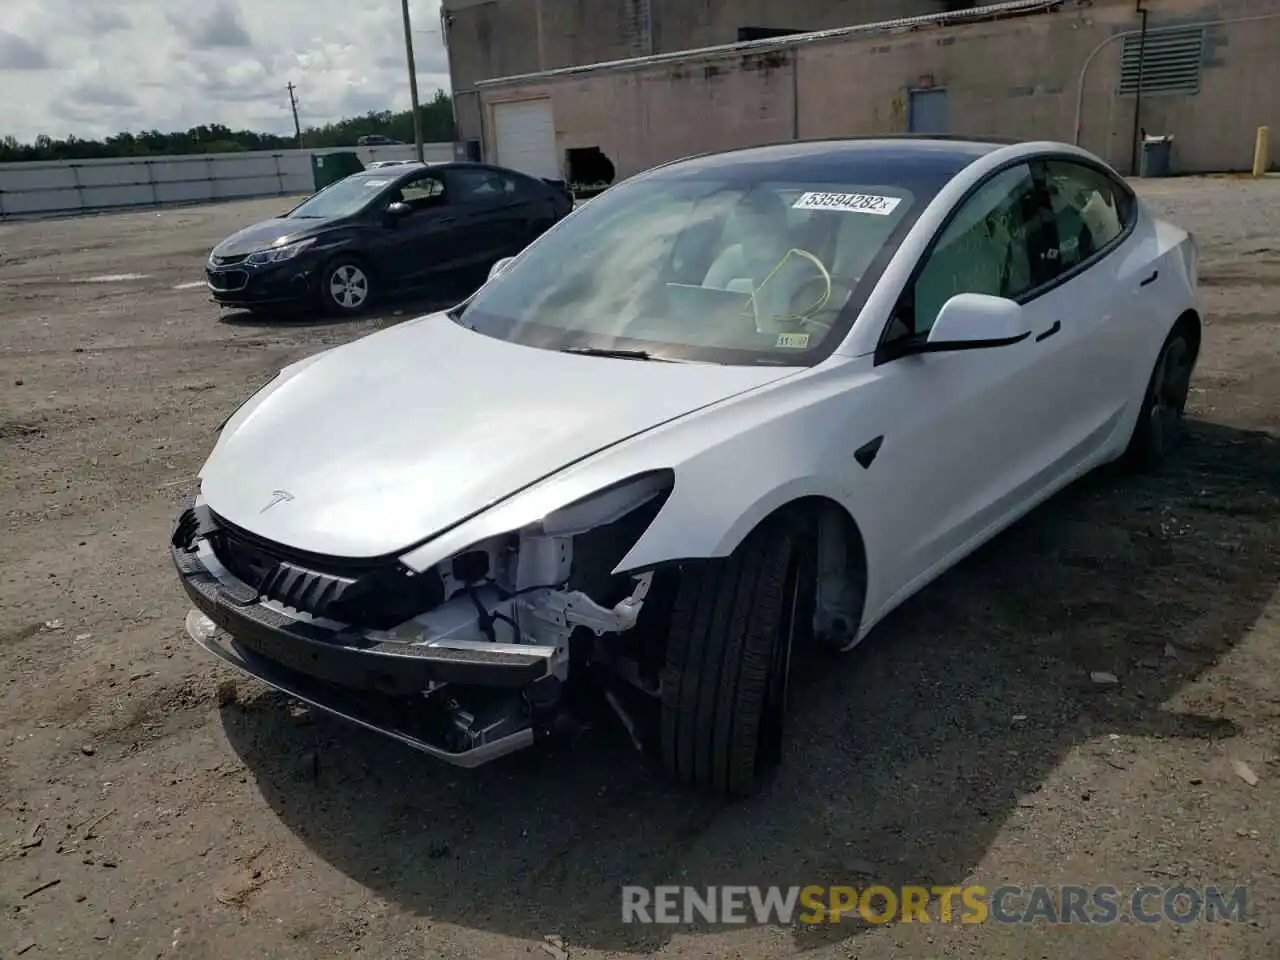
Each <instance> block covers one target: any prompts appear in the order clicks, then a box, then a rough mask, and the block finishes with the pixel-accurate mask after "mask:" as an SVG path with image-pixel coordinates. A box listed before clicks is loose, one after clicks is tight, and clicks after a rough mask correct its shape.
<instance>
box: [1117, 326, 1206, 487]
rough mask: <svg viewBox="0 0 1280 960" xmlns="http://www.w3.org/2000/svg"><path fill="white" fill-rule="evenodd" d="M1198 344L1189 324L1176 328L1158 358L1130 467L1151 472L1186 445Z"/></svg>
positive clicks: (1137, 426) (1129, 456)
mask: <svg viewBox="0 0 1280 960" xmlns="http://www.w3.org/2000/svg"><path fill="white" fill-rule="evenodd" d="M1195 359H1196V353H1195V345H1194V343H1193V342H1192V337H1191V331H1190V330H1189V329H1188V327H1187V325H1186V324H1185V323H1179V324H1177V325H1176V326H1174V328H1173V330H1172V331H1171V332H1170V333H1169V336H1168V337H1167V338H1166V339H1165V342H1164V345H1163V346H1162V347H1161V348H1160V353H1159V355H1158V356H1157V357H1156V363H1155V367H1154V369H1153V370H1152V371H1151V379H1150V380H1149V381H1148V382H1147V392H1146V394H1145V395H1144V396H1143V399H1142V408H1141V410H1140V411H1139V413H1138V422H1137V423H1136V424H1135V425H1134V428H1133V436H1132V437H1131V438H1130V440H1129V446H1128V449H1127V450H1126V451H1125V456H1126V459H1127V460H1128V462H1129V463H1130V465H1132V466H1133V467H1135V468H1137V469H1139V470H1150V469H1153V468H1155V467H1158V466H1159V465H1160V464H1162V463H1163V462H1164V461H1165V459H1166V458H1167V457H1168V455H1169V454H1170V453H1171V452H1172V451H1173V450H1174V448H1176V447H1177V446H1178V444H1179V443H1181V442H1182V439H1183V436H1184V424H1183V417H1184V414H1185V411H1186V407H1187V396H1188V394H1189V393H1190V391H1191V370H1192V367H1193V366H1194V365H1195Z"/></svg>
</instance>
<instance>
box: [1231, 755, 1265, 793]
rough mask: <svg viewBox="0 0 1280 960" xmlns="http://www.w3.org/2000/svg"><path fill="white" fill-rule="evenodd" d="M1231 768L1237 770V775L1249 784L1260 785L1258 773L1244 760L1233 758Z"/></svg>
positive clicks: (1252, 785)
mask: <svg viewBox="0 0 1280 960" xmlns="http://www.w3.org/2000/svg"><path fill="white" fill-rule="evenodd" d="M1231 769H1232V770H1234V771H1235V772H1236V776H1237V777H1239V778H1240V779H1241V780H1243V781H1244V782H1245V783H1247V784H1248V785H1249V786H1251V787H1256V786H1257V785H1258V775H1257V774H1256V773H1254V772H1253V768H1252V767H1250V766H1249V765H1248V764H1247V763H1245V762H1244V761H1243V760H1232V761H1231Z"/></svg>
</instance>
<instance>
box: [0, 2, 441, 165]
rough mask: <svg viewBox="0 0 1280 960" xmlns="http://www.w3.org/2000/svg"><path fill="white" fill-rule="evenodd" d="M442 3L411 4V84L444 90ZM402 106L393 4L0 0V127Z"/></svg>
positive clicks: (34, 130) (164, 124)
mask: <svg viewBox="0 0 1280 960" xmlns="http://www.w3.org/2000/svg"><path fill="white" fill-rule="evenodd" d="M439 8H440V0H411V3H410V10H411V13H412V17H413V26H414V37H413V42H414V48H415V54H416V57H415V59H416V60H417V65H418V89H419V93H420V94H421V96H422V98H423V99H424V100H427V99H429V98H430V97H431V96H432V94H433V93H434V92H435V90H436V89H437V88H443V89H446V90H447V89H448V87H449V76H448V61H447V60H446V57H445V52H444V47H443V45H442V44H441V42H440V33H439V30H440V17H439ZM290 82H292V83H293V84H294V85H295V86H296V87H297V96H298V112H299V115H300V117H301V119H302V123H303V125H304V126H306V125H308V124H318V123H326V122H329V121H333V120H339V119H341V118H343V117H347V116H351V115H353V114H357V113H364V112H365V111H367V110H382V109H390V110H405V109H408V106H409V85H408V80H407V78H406V71H405V53H404V32H403V25H402V22H401V13H400V4H399V3H398V2H397V0H365V2H353V0H270V2H269V3H257V2H255V3H250V2H248V0H0V91H4V93H3V95H0V136H4V135H7V134H12V135H13V136H16V137H17V138H18V139H19V140H22V141H27V142H29V141H31V140H33V139H35V137H36V136H37V135H38V134H41V133H47V134H49V135H50V136H53V137H65V136H66V135H68V134H75V135H76V136H78V137H83V138H89V137H102V136H108V135H110V134H114V133H118V132H120V131H121V130H132V131H133V132H135V133H136V132H138V131H140V130H144V129H158V130H163V131H168V130H186V129H188V128H189V127H193V126H196V125H197V124H202V123H222V124H226V125H227V126H229V127H232V128H237V129H238V128H244V127H247V128H250V129H254V130H264V131H271V132H275V133H286V134H287V133H291V132H292V129H293V118H292V115H291V114H290V112H289V95H288V92H287V91H286V89H285V88H286V84H288V83H290Z"/></svg>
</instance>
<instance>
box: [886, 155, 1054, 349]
mask: <svg viewBox="0 0 1280 960" xmlns="http://www.w3.org/2000/svg"><path fill="white" fill-rule="evenodd" d="M1052 226H1053V224H1052V221H1051V215H1050V213H1049V211H1048V209H1047V208H1046V207H1045V206H1044V204H1043V203H1042V202H1041V191H1040V190H1039V188H1038V187H1037V185H1036V183H1035V181H1034V179H1033V178H1032V175H1031V168H1030V167H1029V166H1028V165H1026V164H1020V165H1018V166H1016V167H1011V168H1010V169H1008V170H1003V171H1001V172H1000V173H998V174H996V175H995V176H994V177H992V178H991V179H990V180H989V181H987V183H985V184H984V185H983V186H982V187H981V188H980V189H979V190H978V192H977V193H975V194H974V195H973V196H971V197H970V198H969V199H968V200H966V201H965V202H964V205H963V206H962V207H961V208H960V210H959V212H958V213H957V214H956V215H955V217H953V218H952V220H951V222H950V223H949V224H948V225H947V226H946V227H945V228H944V229H943V232H942V236H941V237H940V238H939V240H938V242H937V244H936V245H935V246H934V247H933V249H932V251H930V253H929V254H928V259H927V260H926V261H925V264H924V267H923V269H922V271H921V272H920V274H919V278H918V279H917V280H916V282H915V285H914V287H913V288H912V289H911V291H910V297H909V300H910V305H911V307H912V309H911V311H910V316H909V318H908V317H902V318H901V319H902V320H904V321H906V320H907V319H911V320H912V321H913V327H914V329H912V330H903V331H901V332H900V335H911V334H916V335H921V334H924V333H927V332H928V331H929V330H930V329H932V327H933V322H934V321H935V320H936V319H937V318H938V311H940V310H941V309H942V305H943V304H944V303H946V302H947V301H948V300H950V299H951V298H952V297H953V296H955V295H956V294H957V293H987V294H991V295H992V296H997V297H1009V298H1010V299H1017V298H1019V297H1021V296H1023V295H1024V294H1026V293H1028V292H1030V291H1031V290H1033V289H1035V288H1036V287H1038V286H1040V285H1041V284H1043V283H1046V282H1048V281H1049V280H1051V279H1052V278H1053V276H1054V274H1055V273H1056V265H1055V253H1056V251H1055V250H1054V249H1053V241H1054V237H1053V230H1052Z"/></svg>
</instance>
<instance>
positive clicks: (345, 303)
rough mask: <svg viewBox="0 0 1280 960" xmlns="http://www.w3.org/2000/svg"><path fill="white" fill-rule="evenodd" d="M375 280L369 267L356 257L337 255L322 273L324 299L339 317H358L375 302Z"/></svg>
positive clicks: (321, 287) (322, 295) (321, 294)
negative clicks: (356, 315)
mask: <svg viewBox="0 0 1280 960" xmlns="http://www.w3.org/2000/svg"><path fill="white" fill-rule="evenodd" d="M373 294H374V283H373V276H372V275H371V273H370V271H369V268H368V267H367V266H366V265H365V264H364V262H363V261H362V260H358V259H356V258H355V257H336V258H334V259H333V260H330V261H329V263H328V264H327V265H326V266H325V268H324V270H322V271H321V273H320V298H321V301H322V302H323V304H324V306H325V308H326V309H327V310H328V311H329V312H331V313H335V314H338V315H339V316H354V315H355V314H358V313H361V312H363V311H364V310H367V309H368V308H369V306H370V305H371V304H372V303H373Z"/></svg>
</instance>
